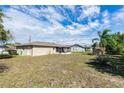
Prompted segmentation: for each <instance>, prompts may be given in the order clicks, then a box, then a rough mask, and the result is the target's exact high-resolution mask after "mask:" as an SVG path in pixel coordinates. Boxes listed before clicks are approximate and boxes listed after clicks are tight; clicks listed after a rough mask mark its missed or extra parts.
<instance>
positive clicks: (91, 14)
mask: <svg viewBox="0 0 124 93" xmlns="http://www.w3.org/2000/svg"><path fill="white" fill-rule="evenodd" d="M0 9H2V10H3V13H4V14H5V15H6V16H5V17H4V18H3V25H4V27H5V29H6V30H10V31H11V33H12V34H13V37H14V42H20V43H26V42H29V37H31V40H32V41H45V42H54V43H62V44H79V43H81V44H91V43H92V39H93V38H96V37H98V35H97V32H98V31H101V32H102V31H103V30H104V29H110V30H111V33H115V32H122V33H123V32H124V30H123V29H124V6H116V5H109V6H105V5H101V6H84V5H82V6H80V5H75V6H74V5H72V6H71V5H69V6H68V5H62V6H59V5H55V6H54V5H50V6H48V5H45V6H44V5H41V6H40V5H36V6H30V5H29V6H19V5H18V6H14V5H12V6H0Z"/></svg>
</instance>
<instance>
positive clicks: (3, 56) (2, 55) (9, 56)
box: [0, 54, 12, 59]
mask: <svg viewBox="0 0 124 93" xmlns="http://www.w3.org/2000/svg"><path fill="white" fill-rule="evenodd" d="M4 58H12V55H10V54H0V59H4Z"/></svg>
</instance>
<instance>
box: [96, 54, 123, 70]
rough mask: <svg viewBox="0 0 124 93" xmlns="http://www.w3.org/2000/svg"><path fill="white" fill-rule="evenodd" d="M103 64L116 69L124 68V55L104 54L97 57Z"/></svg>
mask: <svg viewBox="0 0 124 93" xmlns="http://www.w3.org/2000/svg"><path fill="white" fill-rule="evenodd" d="M96 60H97V62H98V63H99V64H101V65H109V66H111V67H112V68H114V69H116V70H124V55H102V56H98V57H97V59H96Z"/></svg>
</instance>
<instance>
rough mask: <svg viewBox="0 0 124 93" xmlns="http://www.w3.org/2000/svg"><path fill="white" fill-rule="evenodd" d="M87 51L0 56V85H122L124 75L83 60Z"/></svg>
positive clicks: (87, 56)
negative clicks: (63, 53) (110, 72)
mask: <svg viewBox="0 0 124 93" xmlns="http://www.w3.org/2000/svg"><path fill="white" fill-rule="evenodd" d="M92 58H94V57H93V56H89V55H80V54H72V55H47V56H39V57H15V58H11V59H0V87H57V88H58V87H76V88H77V87H123V86H124V79H123V78H121V77H119V76H111V75H109V74H107V73H101V72H98V71H97V70H95V68H92V67H90V66H89V64H86V63H87V62H89V61H90V59H92Z"/></svg>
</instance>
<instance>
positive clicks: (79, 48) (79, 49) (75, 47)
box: [71, 44, 85, 52]
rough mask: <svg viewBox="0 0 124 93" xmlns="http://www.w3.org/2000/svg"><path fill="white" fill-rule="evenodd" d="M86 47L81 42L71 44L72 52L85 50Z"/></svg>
mask: <svg viewBox="0 0 124 93" xmlns="http://www.w3.org/2000/svg"><path fill="white" fill-rule="evenodd" d="M84 51H85V48H84V47H83V46H81V45H79V44H74V45H72V46H71V52H84Z"/></svg>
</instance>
